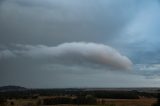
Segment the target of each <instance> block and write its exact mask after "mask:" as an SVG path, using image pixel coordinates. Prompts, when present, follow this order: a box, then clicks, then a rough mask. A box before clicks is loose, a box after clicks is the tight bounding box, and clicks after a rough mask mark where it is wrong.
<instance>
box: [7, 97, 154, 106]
mask: <svg viewBox="0 0 160 106" xmlns="http://www.w3.org/2000/svg"><path fill="white" fill-rule="evenodd" d="M156 101H157V100H156V99H155V98H140V99H97V103H98V104H97V105H78V104H77V105H76V104H59V105H38V104H37V103H38V100H37V99H34V100H32V99H13V100H8V103H7V104H5V105H4V106H152V104H153V103H155V102H156ZM12 102H14V104H11V103H12Z"/></svg>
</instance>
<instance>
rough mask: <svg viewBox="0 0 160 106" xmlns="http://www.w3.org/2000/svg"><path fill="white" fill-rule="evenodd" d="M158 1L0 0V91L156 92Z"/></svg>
mask: <svg viewBox="0 0 160 106" xmlns="http://www.w3.org/2000/svg"><path fill="white" fill-rule="evenodd" d="M159 11H160V1H159V0H0V86H4V85H20V86H25V87H30V88H61V87H160V77H159V76H160V46H159V44H160V30H159V28H160V21H159V19H160V14H159Z"/></svg>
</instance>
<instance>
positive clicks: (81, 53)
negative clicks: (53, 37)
mask: <svg viewBox="0 0 160 106" xmlns="http://www.w3.org/2000/svg"><path fill="white" fill-rule="evenodd" d="M0 57H1V58H8V57H13V58H16V57H17V58H21V57H25V58H28V57H30V58H31V59H34V60H37V59H38V61H41V60H42V61H49V62H50V63H54V64H55V63H56V64H64V65H65V64H67V65H71V64H79V65H85V64H91V65H98V66H99V65H100V66H103V67H104V66H105V67H108V68H111V69H119V70H120V69H122V70H130V69H131V67H132V62H131V60H129V58H127V57H126V56H123V55H121V54H120V53H119V52H118V51H116V50H115V49H113V48H112V47H110V46H107V45H103V44H97V43H85V42H72V43H63V44H60V45H58V46H51V47H50V46H45V45H38V46H31V45H16V49H13V50H1V51H0Z"/></svg>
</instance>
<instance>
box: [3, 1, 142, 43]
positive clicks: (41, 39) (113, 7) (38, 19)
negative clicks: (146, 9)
mask: <svg viewBox="0 0 160 106" xmlns="http://www.w3.org/2000/svg"><path fill="white" fill-rule="evenodd" d="M136 2H137V1H128V2H119V1H111V0H108V1H105V0H102V1H92V2H90V1H83V0H82V1H73V0H69V1H67V2H66V1H58V0H53V1H51V0H45V1H44V0H36V1H31V0H29V1H28V0H27V1H23V0H7V1H6V2H4V3H3V5H2V6H1V14H0V20H1V26H0V27H1V30H0V33H1V36H2V38H3V39H1V41H0V42H1V43H5V44H8V43H26V44H27V43H29V44H48V45H55V44H56V45H57V44H59V43H63V42H70V41H92V42H93V41H95V42H102V40H103V39H105V40H104V41H103V42H106V41H108V42H109V41H110V40H111V39H113V38H114V36H115V35H117V33H118V32H119V31H120V30H121V29H122V28H123V27H124V26H125V25H126V24H127V23H128V21H130V20H131V19H132V18H133V17H134V14H135V12H136V11H138V10H139V6H138V3H136ZM133 3H134V4H137V5H136V6H135V5H133ZM124 4H125V5H127V6H126V7H124V6H123V5H124ZM128 6H129V7H130V8H128ZM122 7H123V8H122ZM128 13H129V14H130V15H128ZM117 15H118V17H117ZM13 36H14V37H13ZM10 37H12V39H10Z"/></svg>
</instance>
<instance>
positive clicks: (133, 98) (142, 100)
mask: <svg viewBox="0 0 160 106" xmlns="http://www.w3.org/2000/svg"><path fill="white" fill-rule="evenodd" d="M157 94H158V95H159V93H158V92H157V90H156V91H154V90H146V89H144V91H142V89H141V90H133V89H132V90H131V89H125V90H122V89H117V90H111V89H109V90H108V89H106V90H105V89H103V90H102V89H101V90H100V89H92V90H91V89H89V90H88V89H25V90H24V89H23V90H12V91H11V90H10V89H9V90H7V91H4V90H3V91H1V92H0V106H153V104H155V103H158V102H159V99H158V98H157V97H158V96H157ZM156 106H160V105H156Z"/></svg>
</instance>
